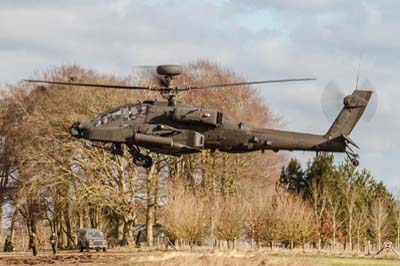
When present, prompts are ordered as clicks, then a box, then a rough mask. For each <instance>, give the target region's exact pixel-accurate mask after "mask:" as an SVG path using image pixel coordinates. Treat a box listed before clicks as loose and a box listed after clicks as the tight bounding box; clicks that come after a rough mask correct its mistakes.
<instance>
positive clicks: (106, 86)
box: [24, 79, 155, 90]
mask: <svg viewBox="0 0 400 266" xmlns="http://www.w3.org/2000/svg"><path fill="white" fill-rule="evenodd" d="M24 81H26V82H30V83H46V84H55V85H66V86H82V87H96V88H114V89H126V90H155V88H153V87H144V86H126V85H107V84H93V83H76V82H63V81H48V80H33V79H25V80H24Z"/></svg>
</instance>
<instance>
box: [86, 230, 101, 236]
mask: <svg viewBox="0 0 400 266" xmlns="http://www.w3.org/2000/svg"><path fill="white" fill-rule="evenodd" d="M87 236H88V237H103V232H99V231H89V232H87Z"/></svg>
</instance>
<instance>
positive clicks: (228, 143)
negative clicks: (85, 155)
mask: <svg viewBox="0 0 400 266" xmlns="http://www.w3.org/2000/svg"><path fill="white" fill-rule="evenodd" d="M71 134H72V135H73V136H74V137H77V138H84V139H88V140H91V141H100V142H111V143H114V144H118V145H120V144H127V145H130V146H133V145H134V146H137V147H143V148H145V149H148V150H150V151H152V152H157V153H163V154H169V155H182V154H189V153H196V152H199V151H201V150H203V149H209V150H220V151H223V152H230V153H246V152H252V151H257V150H261V151H265V150H273V151H279V150H291V151H292V150H309V151H329V152H344V151H345V149H346V145H345V143H344V142H343V141H340V140H334V139H333V140H329V139H328V138H327V137H326V136H323V135H314V134H305V133H297V132H289V131H282V130H274V129H257V128H249V127H247V126H246V125H245V124H244V123H242V122H240V123H238V124H237V123H233V122H232V121H231V120H229V119H227V118H226V117H224V115H223V113H222V112H220V111H218V110H213V109H205V108H201V107H194V106H189V105H183V104H176V105H170V104H169V103H168V102H158V101H145V102H143V103H138V104H127V105H124V106H121V107H117V108H114V109H111V110H109V111H107V112H104V113H101V114H100V115H98V116H97V117H96V118H95V119H92V120H89V121H86V122H82V123H77V124H74V126H73V127H72V128H71Z"/></svg>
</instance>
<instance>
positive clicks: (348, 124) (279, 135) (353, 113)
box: [25, 65, 372, 168]
mask: <svg viewBox="0 0 400 266" xmlns="http://www.w3.org/2000/svg"><path fill="white" fill-rule="evenodd" d="M156 71H157V74H158V76H159V78H160V80H161V81H162V82H161V85H160V86H125V85H112V84H94V83H81V82H79V83H78V82H64V81H49V80H25V81H26V82H33V83H42V84H43V83H44V84H55V85H63V86H84V87H96V88H114V89H127V90H149V91H158V92H160V94H161V96H162V97H163V98H164V99H165V101H152V100H146V101H143V102H140V103H130V104H126V105H123V106H119V107H116V108H113V109H111V110H108V111H105V112H103V113H100V114H99V115H98V116H97V117H95V118H94V119H91V120H88V121H84V122H76V123H74V124H73V125H72V126H71V128H70V134H71V135H72V136H73V137H74V138H77V139H81V138H82V139H86V140H90V141H96V142H104V143H111V144H112V150H111V152H112V153H113V154H117V155H122V154H123V149H122V145H125V146H126V147H127V149H126V150H127V151H128V152H129V153H130V154H131V155H132V157H133V162H134V163H135V164H136V165H137V166H142V167H144V168H149V167H151V165H152V163H153V162H152V158H151V157H150V156H149V155H145V154H143V153H142V152H141V148H144V149H147V150H149V151H151V152H155V153H161V154H167V155H174V156H180V155H183V154H191V153H197V152H200V151H202V150H204V149H207V150H211V151H212V152H214V151H216V150H218V151H221V152H227V153H247V152H254V151H262V152H264V151H265V150H272V151H274V152H278V151H280V150H288V151H296V150H301V151H314V152H317V154H318V153H319V152H337V153H346V155H347V157H348V158H349V159H350V160H351V162H352V163H353V165H354V166H358V165H359V155H358V154H357V153H355V152H354V150H353V148H354V147H355V148H359V147H358V146H357V144H355V142H354V141H353V140H352V139H351V138H350V137H349V135H350V133H351V132H352V130H353V128H354V127H355V125H356V124H357V122H358V121H359V119H360V118H361V116H362V114H363V113H364V110H365V108H366V107H367V104H368V102H369V100H370V98H371V95H372V91H369V90H358V89H356V90H354V92H353V93H352V94H351V95H348V96H346V97H345V98H344V100H343V105H344V106H343V108H342V110H341V111H340V113H339V114H338V115H337V118H336V120H335V121H334V122H333V124H332V126H331V127H330V128H329V130H328V131H327V132H326V133H325V134H322V135H317V134H309V133H300V132H291V131H284V130H276V129H269V128H250V127H247V126H245V124H244V123H243V122H240V123H234V122H232V121H231V120H229V119H228V118H227V117H226V116H224V114H223V113H222V112H221V111H219V110H215V109H209V108H205V107H196V106H190V105H185V104H181V103H178V102H177V101H176V96H177V94H178V93H180V92H184V91H189V90H202V89H211V88H223V87H234V86H242V85H252V84H267V83H280V82H295V81H309V80H314V79H312V78H297V79H279V80H265V81H252V82H236V83H227V84H210V85H203V86H190V85H188V86H174V84H173V81H174V80H175V79H176V78H177V77H178V76H179V75H181V74H182V72H183V69H182V67H181V66H180V65H160V66H158V67H157V68H156Z"/></svg>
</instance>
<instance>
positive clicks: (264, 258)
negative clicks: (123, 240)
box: [131, 252, 317, 266]
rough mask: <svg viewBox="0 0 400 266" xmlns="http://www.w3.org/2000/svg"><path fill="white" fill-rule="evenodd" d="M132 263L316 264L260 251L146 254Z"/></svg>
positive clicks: (199, 265) (163, 265)
mask: <svg viewBox="0 0 400 266" xmlns="http://www.w3.org/2000/svg"><path fill="white" fill-rule="evenodd" d="M131 262H132V265H135V266H136V265H143V266H175V265H190V266H214V265H215V266H248V265H250V266H251V265H265V266H278V265H279V266H306V265H307V266H308V265H310V266H313V265H317V264H315V263H312V262H310V261H309V260H307V259H296V260H293V259H289V258H278V257H271V256H269V255H267V254H262V253H254V252H251V253H243V252H229V253H227V252H211V253H203V252H202V253H193V252H170V253H167V254H165V255H162V256H146V257H139V258H133V259H131Z"/></svg>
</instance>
